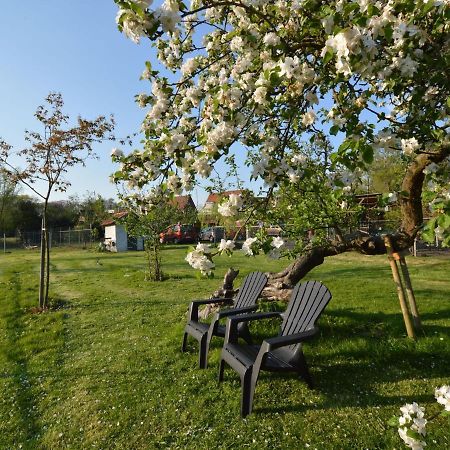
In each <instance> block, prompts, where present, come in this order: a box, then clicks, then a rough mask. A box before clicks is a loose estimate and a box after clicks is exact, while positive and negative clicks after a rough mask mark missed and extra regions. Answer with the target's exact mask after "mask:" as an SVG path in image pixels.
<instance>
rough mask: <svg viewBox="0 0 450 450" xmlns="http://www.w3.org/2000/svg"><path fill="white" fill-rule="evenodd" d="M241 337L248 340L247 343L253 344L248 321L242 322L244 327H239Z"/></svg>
mask: <svg viewBox="0 0 450 450" xmlns="http://www.w3.org/2000/svg"><path fill="white" fill-rule="evenodd" d="M239 337H241V338H242V339H244V341H245V342H247V344H249V345H252V344H253V339H252V335H251V333H250V330H249V329H248V323H247V322H243V323H242V327H241V328H240V329H239Z"/></svg>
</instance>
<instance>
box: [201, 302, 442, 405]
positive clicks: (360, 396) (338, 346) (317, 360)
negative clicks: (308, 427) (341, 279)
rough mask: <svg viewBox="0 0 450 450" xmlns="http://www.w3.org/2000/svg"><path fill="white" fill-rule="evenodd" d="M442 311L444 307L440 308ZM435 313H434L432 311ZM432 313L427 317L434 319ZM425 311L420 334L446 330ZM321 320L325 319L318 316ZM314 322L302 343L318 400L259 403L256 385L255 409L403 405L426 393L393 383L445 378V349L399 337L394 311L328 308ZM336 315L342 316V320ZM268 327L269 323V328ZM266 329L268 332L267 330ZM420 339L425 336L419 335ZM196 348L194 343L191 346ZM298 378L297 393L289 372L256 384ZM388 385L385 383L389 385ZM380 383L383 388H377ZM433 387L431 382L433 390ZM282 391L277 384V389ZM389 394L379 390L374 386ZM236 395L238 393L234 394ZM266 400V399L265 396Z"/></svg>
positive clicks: (398, 319)
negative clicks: (316, 334) (309, 338)
mask: <svg viewBox="0 0 450 450" xmlns="http://www.w3.org/2000/svg"><path fill="white" fill-rule="evenodd" d="M441 312H442V313H443V314H444V315H445V314H448V311H447V310H444V309H443V310H442V311H441ZM435 314H438V315H439V316H440V312H436V313H435ZM435 317H436V316H435V315H433V316H432V317H431V318H432V319H434V318H435ZM427 318H428V315H427V314H424V315H422V320H423V322H424V330H425V334H427V335H431V334H432V333H433V332H446V333H448V329H446V328H444V327H440V326H435V325H427V324H426V319H427ZM323 319H325V320H323ZM323 319H322V321H321V324H320V327H319V328H320V331H321V336H320V338H319V339H317V340H315V341H313V342H312V343H311V344H306V345H305V350H304V351H305V355H306V358H307V360H308V362H309V365H310V370H311V373H312V376H313V379H314V380H315V382H316V389H317V393H320V394H321V395H322V396H323V397H324V398H323V400H322V401H318V402H316V403H317V404H315V405H305V402H301V403H298V402H295V401H294V403H293V402H292V397H289V396H288V397H286V399H284V397H283V395H279V396H277V397H276V398H275V397H274V399H273V402H276V403H277V404H276V405H274V406H267V405H266V406H261V407H260V406H259V405H262V402H261V400H260V401H258V387H257V390H256V394H255V411H256V412H263V413H281V412H299V413H302V412H305V411H309V410H311V409H314V410H327V409H336V408H346V407H347V408H349V407H350V408H359V407H361V408H364V407H381V406H395V407H398V408H399V407H400V406H402V405H403V404H405V403H411V402H413V401H415V402H419V403H420V402H423V403H426V402H429V401H430V399H432V398H433V395H432V392H430V393H429V394H423V395H417V394H413V395H405V394H403V393H401V392H399V391H398V383H404V382H408V381H409V380H411V383H414V380H423V379H424V377H426V378H427V379H430V382H431V379H432V378H446V377H448V376H449V370H448V366H447V365H446V364H443V361H448V360H450V348H448V346H447V347H444V346H445V344H444V343H442V345H441V343H440V341H439V340H434V341H432V340H431V339H428V341H426V342H425V345H422V343H423V341H421V340H420V338H419V340H418V341H417V342H415V341H413V340H410V339H408V338H406V337H403V336H404V333H405V330H404V325H403V321H402V317H401V313H400V312H399V313H398V314H384V313H378V314H365V313H361V312H355V311H352V310H351V309H343V310H337V311H330V312H327V313H326V314H324V315H323ZM342 319H345V320H344V321H342ZM272 328H273V327H272ZM271 331H274V329H272V330H271ZM422 339H423V340H424V339H426V338H422ZM220 346H221V342H219V340H217V339H216V340H213V341H212V345H211V349H213V351H216V352H217V351H218V350H214V349H215V348H217V347H220ZM192 350H193V351H195V352H198V349H197V346H195V349H192ZM227 372H228V375H226V378H225V379H226V380H227V379H228V380H231V379H236V378H237V375H236V374H235V373H234V372H233V371H231V370H227V371H226V374H227ZM283 379H284V380H286V381H288V380H293V381H294V382H296V380H298V388H297V387H294V389H295V390H296V391H297V389H298V391H297V392H298V395H299V396H300V397H301V396H302V394H301V393H302V392H307V391H308V388H307V386H306V384H305V383H304V381H303V380H302V379H299V377H298V375H297V374H295V373H287V374H271V373H269V372H262V373H261V376H260V381H259V383H258V386H259V388H260V389H261V388H263V389H264V390H267V387H268V386H271V385H273V386H274V389H271V390H273V391H276V384H277V382H279V381H280V380H283ZM389 385H391V386H389ZM380 386H384V387H382V388H380ZM396 386H397V389H396ZM434 387H437V386H431V387H430V389H434ZM280 389H281V391H280V392H282V389H283V388H280ZM386 389H387V390H388V391H391V390H392V393H388V394H384V393H381V392H380V390H386ZM236 395H240V392H236ZM270 401H272V400H270Z"/></svg>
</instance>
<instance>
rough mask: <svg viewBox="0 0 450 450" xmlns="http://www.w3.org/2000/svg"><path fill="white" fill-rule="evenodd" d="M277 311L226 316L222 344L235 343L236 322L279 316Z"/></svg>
mask: <svg viewBox="0 0 450 450" xmlns="http://www.w3.org/2000/svg"><path fill="white" fill-rule="evenodd" d="M280 314H281V313H279V312H275V311H274V312H263V313H253V314H241V315H237V316H233V317H228V319H227V328H226V331H225V343H224V345H226V344H228V343H229V342H230V343H233V344H235V343H237V339H238V330H237V328H238V324H239V323H240V322H251V321H254V320H262V319H270V318H271V317H280Z"/></svg>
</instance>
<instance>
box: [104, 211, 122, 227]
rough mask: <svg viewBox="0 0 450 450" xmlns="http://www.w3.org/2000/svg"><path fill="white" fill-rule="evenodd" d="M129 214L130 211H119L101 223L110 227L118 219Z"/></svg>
mask: <svg viewBox="0 0 450 450" xmlns="http://www.w3.org/2000/svg"><path fill="white" fill-rule="evenodd" d="M127 215H128V211H119V212H116V213H114V214H113V215H112V217H111V218H109V219H106V220H104V221H103V222H102V223H101V224H100V225H101V226H102V227H109V226H111V225H115V223H116V220H117V219H122V217H126V216H127Z"/></svg>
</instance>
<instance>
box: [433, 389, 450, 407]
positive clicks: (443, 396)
mask: <svg viewBox="0 0 450 450" xmlns="http://www.w3.org/2000/svg"><path fill="white" fill-rule="evenodd" d="M434 396H435V397H436V400H437V402H438V403H439V404H441V405H444V408H445V411H450V386H448V385H443V386H441V387H440V388H438V389H436V390H435V391H434Z"/></svg>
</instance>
